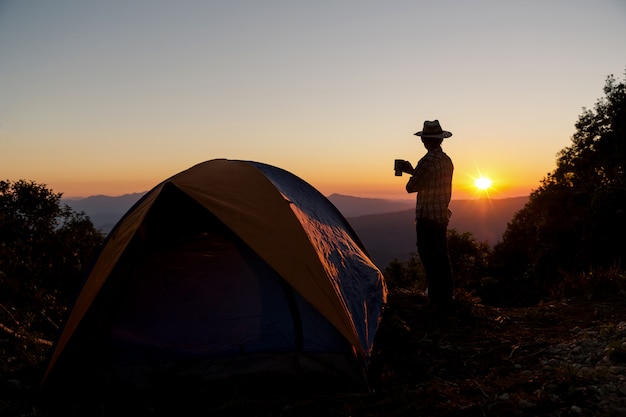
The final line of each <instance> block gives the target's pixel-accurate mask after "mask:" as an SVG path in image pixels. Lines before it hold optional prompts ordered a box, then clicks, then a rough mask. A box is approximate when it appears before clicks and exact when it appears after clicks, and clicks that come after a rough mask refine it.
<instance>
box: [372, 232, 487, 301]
mask: <svg viewBox="0 0 626 417" xmlns="http://www.w3.org/2000/svg"><path fill="white" fill-rule="evenodd" d="M448 247H449V254H450V264H451V266H452V271H453V274H454V280H455V286H456V287H457V289H459V290H463V292H467V294H470V293H473V292H477V290H478V289H479V287H480V284H481V282H482V279H483V277H484V276H485V274H486V273H487V266H488V264H487V260H488V258H489V255H490V249H489V245H488V244H487V243H481V242H478V241H476V239H475V238H474V236H473V235H472V234H471V233H470V232H464V233H459V232H457V231H456V230H454V229H450V230H448ZM383 275H384V276H385V280H386V282H387V285H388V286H389V288H390V289H391V290H397V289H402V290H408V291H410V292H423V291H425V290H426V286H427V281H426V276H425V275H424V270H423V268H422V264H421V262H420V260H419V255H418V254H417V252H415V253H414V254H413V256H412V257H411V259H409V261H408V262H406V263H402V262H400V261H398V260H397V259H396V260H394V261H392V262H391V263H390V264H389V265H388V266H387V268H385V271H384V273H383ZM468 296H469V295H468Z"/></svg>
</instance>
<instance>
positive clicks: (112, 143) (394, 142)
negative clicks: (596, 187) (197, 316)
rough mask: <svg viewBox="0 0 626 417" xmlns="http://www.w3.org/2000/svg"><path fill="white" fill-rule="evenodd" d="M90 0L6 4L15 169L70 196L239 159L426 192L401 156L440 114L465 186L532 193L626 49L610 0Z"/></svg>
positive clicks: (324, 182)
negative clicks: (399, 170) (143, 2)
mask: <svg viewBox="0 0 626 417" xmlns="http://www.w3.org/2000/svg"><path fill="white" fill-rule="evenodd" d="M75 3H76V2H71V1H68V0H58V1H55V2H20V1H9V2H2V3H0V4H2V6H0V10H2V12H1V13H0V52H1V53H2V57H3V61H2V64H3V68H2V74H1V76H0V91H2V94H1V95H0V168H1V169H0V180H11V181H16V180H19V179H26V180H33V181H36V182H38V183H42V184H45V185H47V186H49V187H50V188H51V189H52V190H53V191H54V192H57V193H63V195H64V197H88V196H91V195H110V196H116V195H122V194H128V193H136V192H144V191H147V190H149V189H151V188H152V187H154V186H156V185H157V184H159V183H160V182H161V181H163V180H165V179H166V178H169V177H171V176H172V175H175V174H177V173H179V172H181V171H182V170H185V169H188V168H190V167H192V166H194V165H196V164H198V163H201V162H204V161H208V160H211V159H216V158H226V159H240V160H251V161H257V162H262V163H266V164H269V165H273V166H276V167H279V168H281V169H284V170H287V171H289V172H291V173H293V174H295V175H297V176H299V177H301V178H302V179H304V180H305V181H307V182H308V183H310V184H311V185H312V186H314V187H315V188H317V189H318V190H319V191H320V192H321V193H323V194H324V195H331V194H334V193H338V194H345V195H352V196H358V197H369V198H385V199H415V195H414V194H409V193H407V192H406V189H405V185H406V182H407V181H408V175H407V174H404V175H402V176H395V175H394V170H393V162H394V160H395V159H403V160H407V161H410V162H411V163H412V165H413V166H416V164H417V162H418V161H419V160H420V158H422V157H423V156H424V154H425V153H426V151H425V149H424V146H423V143H422V142H421V141H420V139H419V137H417V136H414V133H415V132H417V131H419V130H421V129H422V127H423V123H424V121H425V120H434V119H438V120H439V121H440V122H441V125H442V128H443V129H445V130H448V131H450V132H452V133H453V136H452V137H451V138H449V139H446V140H445V141H444V142H443V146H442V147H443V149H444V151H445V152H446V154H447V155H449V156H450V158H451V159H452V161H453V163H454V177H453V183H452V198H453V199H472V198H483V197H486V196H487V197H489V198H492V199H501V198H509V197H518V196H527V195H529V194H530V193H531V191H532V190H533V189H534V188H536V187H537V186H538V185H539V183H540V181H541V179H542V178H543V177H544V176H545V175H546V173H548V172H551V171H552V170H553V169H554V167H555V154H556V153H557V152H559V151H560V150H561V149H563V148H565V147H566V146H568V145H569V144H570V139H571V136H572V133H573V132H574V131H575V122H576V120H577V117H578V116H579V115H580V113H581V109H582V108H584V107H587V108H590V107H592V106H593V105H594V103H595V101H596V99H598V98H599V97H601V96H602V93H603V90H602V87H603V84H604V80H605V78H606V77H607V76H608V75H609V74H620V73H622V72H623V68H624V62H623V57H622V56H621V55H620V54H617V53H615V51H619V50H621V49H623V39H625V38H626V25H624V24H623V16H624V13H623V12H624V9H623V6H622V5H621V4H618V3H620V2H615V1H614V0H598V1H596V2H593V3H591V2H578V3H576V6H575V7H574V6H570V5H569V3H568V2H566V1H564V0H562V1H557V2H541V1H534V2H530V3H527V2H523V3H520V2H518V3H515V2H513V3H511V4H508V3H507V5H506V6H504V5H503V4H502V2H497V1H495V0H480V1H479V2H478V3H480V4H481V6H480V7H477V6H476V4H474V2H463V1H461V0H452V1H451V2H450V3H446V4H445V5H444V4H443V3H440V2H419V1H417V2H398V3H397V4H394V7H389V5H388V4H387V3H381V2H371V3H367V4H362V3H361V2H356V1H348V2H341V3H340V4H335V3H327V2H304V3H300V2H278V1H269V2H262V3H261V2H246V4H245V6H242V7H240V5H238V4H235V3H232V2H189V4H187V2H186V5H185V7H181V6H180V5H179V4H178V3H177V2H156V3H157V4H158V6H157V5H155V6H154V7H150V8H144V7H141V6H140V5H139V4H138V3H136V2H88V4H85V5H83V6H81V7H76V4H75ZM426 6H428V7H427V8H428V16H429V18H428V19H422V20H421V21H420V24H419V25H416V24H415V16H420V15H423V14H424V8H425V7H426ZM485 11H488V12H485ZM538 16H541V17H542V19H539V20H538V19H537V17H538ZM549 16H559V19H558V20H559V22H558V24H557V25H555V21H554V19H550V18H548V17H549ZM442 21H445V22H446V32H445V33H442V32H441V30H440V29H441V26H440V23H439V22H442ZM371 22H376V25H372V24H371ZM468 22H471V25H470V23H468ZM494 22H499V24H496V25H494ZM468 25H469V26H468ZM580 27H593V28H594V31H592V33H590V32H589V31H581V30H580ZM111 28H115V30H112V29H111ZM470 29H471V30H470ZM390 45H391V47H390ZM555 45H556V46H558V47H556V46H555ZM561 45H564V46H565V47H560V46H561ZM581 50H584V51H587V52H588V53H589V54H590V55H589V56H588V59H585V60H584V62H581V60H580V51H581ZM407 51H432V54H431V52H427V53H422V52H420V53H407ZM425 55H426V56H425ZM461 62H462V63H463V67H462V68H463V69H462V71H461V70H459V63H461ZM431 63H436V65H431ZM529 63H533V64H532V65H530V66H529ZM425 64H428V65H425ZM459 71H461V72H459ZM460 74H462V76H459V75H460ZM511 80H515V82H511ZM505 87H506V88H505ZM531 132H532V134H530V133H531ZM479 167H480V169H479ZM488 179H489V180H493V181H492V182H489V181H488Z"/></svg>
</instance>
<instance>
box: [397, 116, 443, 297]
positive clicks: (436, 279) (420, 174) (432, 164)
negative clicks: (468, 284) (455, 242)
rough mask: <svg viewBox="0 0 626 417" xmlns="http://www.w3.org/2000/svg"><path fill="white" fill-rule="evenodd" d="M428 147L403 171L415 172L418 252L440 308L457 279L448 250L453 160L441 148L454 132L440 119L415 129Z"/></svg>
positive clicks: (412, 189) (410, 190) (409, 187)
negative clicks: (418, 129) (440, 121)
mask: <svg viewBox="0 0 626 417" xmlns="http://www.w3.org/2000/svg"><path fill="white" fill-rule="evenodd" d="M415 135H416V136H420V137H421V139H422V143H423V144H424V147H425V148H426V150H427V151H428V152H427V153H426V155H425V156H424V157H423V158H422V159H420V160H419V162H418V163H417V166H416V167H415V169H413V166H412V165H411V163H410V162H409V161H404V164H403V167H402V168H403V169H402V171H403V172H406V173H408V174H411V178H410V179H409V181H408V182H407V184H406V191H407V192H408V193H417V203H416V206H415V231H416V235H417V253H418V254H419V257H420V260H421V262H422V265H423V267H424V272H425V273H426V279H427V282H428V297H429V299H430V300H431V302H432V304H433V305H434V306H435V307H437V308H442V309H445V308H447V307H449V305H450V302H451V301H452V292H453V282H452V270H451V267H450V257H449V254H448V220H449V218H450V215H451V214H452V212H451V211H450V210H449V208H448V205H449V204H450V196H451V194H452V172H453V171H454V166H453V164H452V160H451V159H450V157H449V156H448V155H446V154H445V153H444V152H443V150H442V149H441V143H442V142H443V140H444V139H445V138H449V137H450V136H452V133H450V132H448V131H445V130H443V129H442V128H441V126H440V125H439V121H438V120H434V121H425V122H424V128H423V129H422V130H421V131H419V132H417V133H415Z"/></svg>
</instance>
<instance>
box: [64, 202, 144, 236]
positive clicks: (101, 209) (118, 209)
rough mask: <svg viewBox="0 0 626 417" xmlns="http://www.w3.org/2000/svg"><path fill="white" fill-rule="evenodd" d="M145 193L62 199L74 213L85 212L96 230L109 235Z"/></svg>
mask: <svg viewBox="0 0 626 417" xmlns="http://www.w3.org/2000/svg"><path fill="white" fill-rule="evenodd" d="M144 194H145V192H144V193H132V194H124V195H121V196H117V197H110V196H106V195H94V196H91V197H87V198H75V199H62V200H61V202H62V203H65V204H67V205H68V206H70V207H71V208H72V209H73V210H74V211H77V212H81V211H83V212H85V214H87V215H88V216H89V218H90V219H91V222H92V223H93V224H94V226H95V227H96V229H98V230H101V231H102V232H104V233H109V232H110V231H111V230H112V229H113V227H114V226H115V224H116V223H117V222H118V221H119V220H120V219H121V218H122V216H123V215H124V214H125V213H126V212H127V211H128V209H130V208H131V207H132V206H133V204H135V203H136V202H137V201H139V199H140V198H141V197H143V196H144Z"/></svg>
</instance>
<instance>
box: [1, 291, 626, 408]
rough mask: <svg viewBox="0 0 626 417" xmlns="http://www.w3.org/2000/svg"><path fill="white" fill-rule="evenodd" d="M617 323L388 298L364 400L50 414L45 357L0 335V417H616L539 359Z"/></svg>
mask: <svg viewBox="0 0 626 417" xmlns="http://www.w3.org/2000/svg"><path fill="white" fill-rule="evenodd" d="M622 321H626V303H624V302H623V301H621V302H616V301H614V302H607V301H605V302H591V301H588V300H563V301H555V302H551V303H543V304H540V305H538V306H533V307H528V308H495V307H489V306H484V305H481V304H480V303H478V302H474V301H471V300H463V301H459V302H457V304H456V305H455V307H454V308H453V310H452V311H451V312H450V313H449V314H448V315H441V314H437V313H436V312H435V311H433V310H432V309H431V308H430V306H429V305H428V304H427V302H426V299H425V298H424V297H422V296H420V295H418V294H414V293H409V292H406V293H403V292H396V293H392V294H390V295H389V303H388V306H387V308H386V311H385V314H384V318H383V321H382V323H381V326H380V329H379V332H378V334H377V336H376V341H375V349H374V354H373V357H372V362H371V367H370V384H371V392H357V393H354V392H348V393H336V392H335V393H328V392H325V393H324V392H314V391H308V392H300V393H299V394H295V395H294V394H293V393H292V394H289V395H287V394H285V393H283V392H280V391H274V392H273V393H271V394H268V392H267V390H264V393H263V395H250V394H249V393H247V394H246V395H243V394H242V393H240V392H237V391H220V392H219V394H218V393H217V392H214V391H212V390H210V389H208V388H206V389H200V390H197V391H195V392H193V393H190V392H189V391H184V392H185V393H184V394H183V390H182V389H181V390H178V391H176V392H173V391H170V392H158V393H157V395H154V393H152V395H151V396H133V397H118V398H110V397H109V398H103V397H99V396H94V397H93V398H99V400H97V401H96V402H95V403H93V402H92V403H86V402H85V399H84V398H83V399H82V400H81V399H75V400H74V401H72V400H69V401H67V400H66V401H63V402H61V403H55V404H52V403H51V402H50V399H49V398H47V397H46V396H45V395H42V393H40V392H39V390H38V389H37V384H38V378H39V377H40V375H41V365H42V362H43V358H44V357H45V353H46V351H47V349H48V347H46V346H42V345H41V344H38V343H35V342H29V341H25V340H21V339H17V338H14V337H10V336H7V335H5V334H0V336H1V337H0V354H2V358H3V359H2V362H1V365H0V366H1V367H0V384H1V385H0V416H3V417H4V416H52V415H64V416H71V415H77V416H78V415H100V416H109V415H111V416H112V415H115V416H120V415H129V416H130V415H133V416H138V415H150V416H152V415H155V416H156V415H203V416H204V415H206V416H209V415H211V416H215V415H217V416H240V415H241V416H285V417H289V416H292V417H304V416H346V417H347V416H353V417H356V416H363V417H365V416H370V417H374V416H385V417H394V416H398V417H399V416H446V417H452V416H459V417H462V416H468V417H469V416H530V415H532V416H568V415H581V416H585V415H595V416H598V415H622V414H620V411H619V410H617V411H615V413H614V414H612V413H611V412H610V411H607V410H601V409H599V408H598V404H599V402H600V399H599V398H598V395H591V394H590V393H588V392H587V389H588V387H589V386H590V384H591V383H593V382H594V381H591V380H589V379H588V378H581V377H579V376H576V375H573V374H572V373H571V372H568V371H567V370H566V369H563V368H562V367H561V368H559V367H556V368H546V367H545V366H544V365H542V364H545V361H546V360H549V359H550V357H549V356H550V355H551V354H552V353H550V352H551V350H550V348H551V347H553V346H557V345H559V344H563V343H569V342H570V341H571V340H572V337H573V331H574V329H589V328H598V329H606V332H607V334H609V333H610V332H611V329H613V328H615V326H616V325H617V324H618V323H620V322H622ZM625 346H626V344H625ZM624 350H626V347H624ZM613 359H614V360H615V361H616V362H620V361H621V360H622V359H623V357H620V356H619V355H614V356H613ZM616 364H617V365H619V363H616ZM620 369H621V368H620ZM266 388H267V387H266ZM622 394H626V393H622ZM603 395H608V394H603ZM611 395H620V392H619V391H618V392H617V393H612V394H611ZM68 397H69V398H72V397H71V396H68ZM617 400H619V398H618V399H617ZM617 400H616V401H617ZM588 410H592V411H588ZM605 412H606V413H605Z"/></svg>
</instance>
